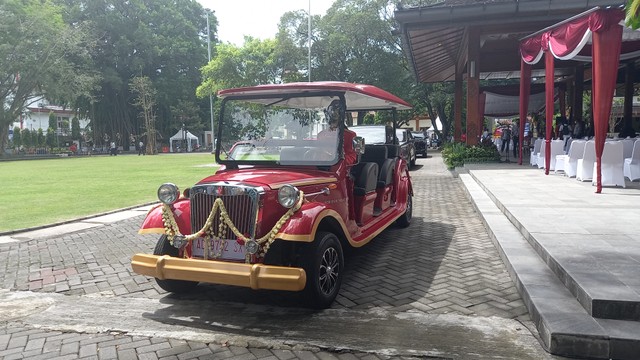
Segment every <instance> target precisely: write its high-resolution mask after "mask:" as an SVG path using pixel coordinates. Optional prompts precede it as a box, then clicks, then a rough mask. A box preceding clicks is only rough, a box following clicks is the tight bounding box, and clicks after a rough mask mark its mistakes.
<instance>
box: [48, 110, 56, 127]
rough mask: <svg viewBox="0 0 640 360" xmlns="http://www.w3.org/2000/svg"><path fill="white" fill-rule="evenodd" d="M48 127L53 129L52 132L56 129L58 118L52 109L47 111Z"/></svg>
mask: <svg viewBox="0 0 640 360" xmlns="http://www.w3.org/2000/svg"><path fill="white" fill-rule="evenodd" d="M49 129H53V131H54V132H55V131H56V130H58V118H57V117H56V114H54V113H53V111H49Z"/></svg>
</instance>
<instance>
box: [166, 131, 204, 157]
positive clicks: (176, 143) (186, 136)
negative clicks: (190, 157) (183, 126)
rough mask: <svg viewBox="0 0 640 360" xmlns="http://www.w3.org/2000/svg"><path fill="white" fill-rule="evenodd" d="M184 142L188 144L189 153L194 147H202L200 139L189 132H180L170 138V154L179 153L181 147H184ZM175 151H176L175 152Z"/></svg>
mask: <svg viewBox="0 0 640 360" xmlns="http://www.w3.org/2000/svg"><path fill="white" fill-rule="evenodd" d="M183 141H186V143H187V151H188V152H191V151H193V148H194V147H196V146H197V147H199V146H200V140H199V139H198V137H197V136H195V135H193V134H192V133H190V132H189V131H188V130H178V132H177V133H176V134H175V135H173V136H172V137H171V138H169V151H170V152H175V151H178V149H179V148H180V147H181V146H183V145H182V142H183ZM174 149H176V150H175V151H174Z"/></svg>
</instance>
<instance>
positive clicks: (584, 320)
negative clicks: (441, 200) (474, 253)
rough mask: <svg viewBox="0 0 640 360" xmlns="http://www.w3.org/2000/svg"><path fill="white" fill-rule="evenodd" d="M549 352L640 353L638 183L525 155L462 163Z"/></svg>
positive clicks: (478, 205)
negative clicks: (558, 170)
mask: <svg viewBox="0 0 640 360" xmlns="http://www.w3.org/2000/svg"><path fill="white" fill-rule="evenodd" d="M459 172H460V173H461V175H460V177H461V179H462V180H463V182H464V184H465V186H466V188H467V191H468V193H469V195H470V197H471V198H472V199H473V201H474V204H475V206H476V208H477V209H478V211H479V213H480V214H481V216H482V217H483V221H484V222H485V225H486V226H487V229H488V231H489V233H490V234H491V236H492V239H493V240H494V242H495V244H496V247H497V248H498V249H499V251H500V253H501V256H502V257H503V259H504V261H505V264H506V265H507V267H508V268H509V271H510V272H511V274H512V277H513V278H514V281H515V283H516V285H517V287H518V289H519V291H520V293H521V294H522V295H523V297H524V300H525V303H527V307H528V309H529V311H530V313H531V315H532V318H533V320H534V322H535V323H536V325H537V327H538V330H539V332H540V334H541V337H542V339H543V341H544V343H545V344H546V346H547V348H549V349H550V350H551V351H552V352H553V353H556V354H563V355H568V356H585V357H593V358H605V359H608V358H618V359H637V358H638V357H639V356H640V355H639V354H640V322H639V320H640V232H639V231H638V226H637V224H638V219H639V218H640V201H639V199H640V190H639V189H638V183H630V182H627V184H628V186H627V188H611V187H605V188H604V189H603V191H602V193H601V194H596V193H595V187H594V186H592V185H591V182H578V181H576V180H575V179H569V178H567V177H564V176H562V175H555V174H553V173H552V174H550V175H548V176H545V175H544V171H543V170H542V169H537V168H533V167H530V166H528V165H524V166H518V165H516V164H501V165H497V164H485V165H469V166H467V167H466V168H465V169H459Z"/></svg>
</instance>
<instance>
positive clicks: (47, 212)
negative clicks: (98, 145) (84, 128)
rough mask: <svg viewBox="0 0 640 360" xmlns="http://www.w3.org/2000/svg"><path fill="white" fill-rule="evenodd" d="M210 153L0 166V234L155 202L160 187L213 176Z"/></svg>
mask: <svg viewBox="0 0 640 360" xmlns="http://www.w3.org/2000/svg"><path fill="white" fill-rule="evenodd" d="M214 163H215V159H214V156H213V155H212V154H209V153H196V154H161V155H154V156H149V155H146V156H137V155H118V156H92V157H76V158H74V157H71V158H60V159H47V160H24V161H3V162H0V184H1V186H2V190H1V192H0V232H3V231H10V230H17V229H23V228H27V227H33V226H38V225H45V224H50V223H54V222H59V221H64V220H69V219H73V218H77V217H81V216H87V215H92V214H97V213H101V212H105V211H109V210H115V209H120V208H124V207H129V206H134V205H138V204H144V203H149V202H153V201H156V200H157V199H158V198H157V196H156V191H157V189H158V186H160V184H162V183H165V182H172V183H174V184H176V185H178V187H179V188H180V190H183V189H184V188H185V187H187V186H191V185H193V184H194V183H195V182H197V181H199V180H200V179H202V178H203V177H205V176H207V175H210V174H213V172H214V171H215V169H216V168H215V167H214Z"/></svg>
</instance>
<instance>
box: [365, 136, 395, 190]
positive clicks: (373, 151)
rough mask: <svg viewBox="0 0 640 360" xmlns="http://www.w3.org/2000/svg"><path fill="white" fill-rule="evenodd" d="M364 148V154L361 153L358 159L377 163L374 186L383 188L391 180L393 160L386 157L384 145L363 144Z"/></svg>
mask: <svg viewBox="0 0 640 360" xmlns="http://www.w3.org/2000/svg"><path fill="white" fill-rule="evenodd" d="M364 149H365V150H364V154H362V157H361V158H360V161H362V162H374V163H376V164H378V178H377V184H376V188H383V187H385V186H387V185H389V184H391V183H392V182H393V164H394V161H393V160H390V159H388V153H387V147H386V145H365V147H364Z"/></svg>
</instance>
